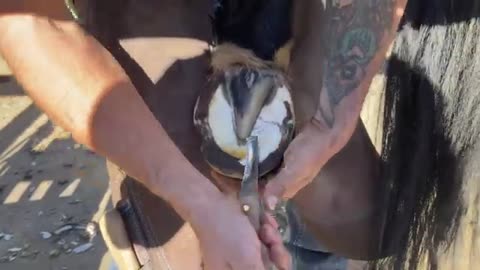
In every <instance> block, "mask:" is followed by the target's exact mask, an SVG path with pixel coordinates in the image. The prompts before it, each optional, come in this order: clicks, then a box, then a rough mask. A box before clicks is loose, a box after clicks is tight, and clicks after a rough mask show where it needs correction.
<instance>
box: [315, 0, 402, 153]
mask: <svg viewBox="0 0 480 270" xmlns="http://www.w3.org/2000/svg"><path fill="white" fill-rule="evenodd" d="M405 5H406V0H378V1H361V0H352V1H327V9H326V14H327V15H326V16H328V19H327V26H326V29H327V30H326V31H327V33H326V39H327V40H329V42H330V43H329V44H328V49H327V53H326V55H325V60H324V62H323V82H322V89H321V93H320V102H319V106H318V109H317V112H316V114H315V116H314V120H313V121H314V124H316V126H317V127H319V128H321V129H324V131H325V132H324V134H325V135H326V139H327V140H329V143H328V144H326V145H328V146H329V147H330V148H332V149H333V150H332V154H335V153H336V152H338V151H339V150H340V149H341V148H342V147H343V146H344V145H345V144H346V143H347V142H348V140H349V138H350V137H351V135H352V134H353V132H354V130H355V127H356V126H357V123H358V119H359V115H360V111H361V108H362V105H363V101H364V99H365V96H366V94H367V91H368V89H369V86H370V83H371V81H372V79H373V77H374V76H375V74H376V73H377V72H378V71H379V68H380V67H381V65H382V63H383V62H384V60H385V56H386V52H387V50H388V47H389V46H390V44H391V43H392V41H393V39H394V37H395V33H396V30H397V27H398V24H399V21H400V19H401V16H402V14H403V9H404V8H405Z"/></svg>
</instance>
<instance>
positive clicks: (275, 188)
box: [264, 124, 329, 208]
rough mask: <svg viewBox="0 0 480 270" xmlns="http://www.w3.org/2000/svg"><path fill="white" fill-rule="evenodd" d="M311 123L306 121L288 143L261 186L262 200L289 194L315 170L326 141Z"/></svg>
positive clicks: (305, 181)
mask: <svg viewBox="0 0 480 270" xmlns="http://www.w3.org/2000/svg"><path fill="white" fill-rule="evenodd" d="M322 135H323V134H322V133H321V132H319V131H318V129H317V128H315V127H314V126H313V125H311V124H309V125H307V126H306V127H305V128H304V129H303V130H302V131H301V132H300V133H299V134H298V135H297V137H295V139H294V140H293V141H292V142H291V143H290V145H289V147H288V149H287V151H286V152H285V155H284V164H283V167H282V169H281V170H280V171H279V173H278V174H277V175H276V176H275V177H273V178H272V179H271V180H270V181H268V183H267V185H266V186H265V192H264V196H265V200H266V203H267V206H268V207H269V208H270V206H272V205H271V203H273V202H275V200H277V202H278V200H279V199H283V198H286V199H288V198H292V197H293V196H295V194H296V193H297V192H298V191H300V190H301V189H302V188H304V187H305V186H306V185H307V184H308V183H310V182H311V181H312V179H313V178H314V177H315V176H316V175H317V174H318V173H319V171H320V169H321V167H322V166H323V165H324V163H325V159H326V157H327V156H328V155H329V154H328V151H326V150H327V149H328V144H326V142H328V141H327V140H324V139H323V138H322Z"/></svg>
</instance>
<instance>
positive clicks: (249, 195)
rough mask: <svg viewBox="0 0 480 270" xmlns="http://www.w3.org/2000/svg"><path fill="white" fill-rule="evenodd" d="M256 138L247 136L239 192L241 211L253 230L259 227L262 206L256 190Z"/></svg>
mask: <svg viewBox="0 0 480 270" xmlns="http://www.w3.org/2000/svg"><path fill="white" fill-rule="evenodd" d="M258 152H259V151H258V138H257V137H256V136H250V137H248V138H247V158H246V164H245V170H244V174H243V179H242V184H241V188H240V193H239V200H240V203H241V206H242V211H243V212H244V213H245V214H246V215H247V216H248V218H249V219H250V222H251V223H252V225H253V227H254V228H255V230H257V231H258V230H259V229H260V224H261V223H260V222H261V220H260V219H261V216H262V214H263V211H264V208H263V203H262V200H261V199H260V194H259V190H258V178H259V176H258V166H259V165H258V164H259V160H258V159H259V157H258Z"/></svg>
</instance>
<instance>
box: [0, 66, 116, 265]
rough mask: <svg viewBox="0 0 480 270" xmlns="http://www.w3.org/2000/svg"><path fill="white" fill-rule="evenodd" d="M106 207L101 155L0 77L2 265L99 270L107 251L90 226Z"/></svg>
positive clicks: (107, 204) (105, 185)
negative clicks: (55, 123)
mask: <svg viewBox="0 0 480 270" xmlns="http://www.w3.org/2000/svg"><path fill="white" fill-rule="evenodd" d="M0 62H1V61H0ZM1 65H2V64H1V63H0V69H1ZM109 207H111V206H110V196H109V189H108V181H107V172H106V168H105V160H104V159H103V158H101V157H98V156H97V155H95V154H93V153H92V152H90V151H88V150H86V149H85V148H83V147H82V146H81V145H78V144H76V143H75V142H74V141H73V140H72V138H71V136H70V134H69V133H67V132H65V131H63V130H62V129H60V128H58V127H56V126H54V125H53V124H52V123H51V122H50V121H48V119H47V117H46V116H45V115H44V114H42V113H41V112H40V111H39V110H38V109H37V108H36V107H35V106H34V105H33V104H32V102H31V100H30V99H29V98H28V97H26V96H25V95H24V94H23V93H22V91H21V90H20V88H19V87H18V86H17V85H16V84H15V83H14V82H13V81H12V80H11V79H10V78H9V77H5V76H1V75H0V269H2V270H10V269H12V270H13V269H15V270H23V269H38V270H50V269H51V270H61V269H62V270H63V269H68V270H76V269H84V270H86V269H89V270H90V269H99V267H100V265H101V264H102V260H104V261H105V260H107V258H108V256H105V254H106V247H105V245H104V243H103V239H102V237H101V235H99V232H98V233H97V234H96V235H95V236H94V234H92V232H95V231H96V226H95V224H96V222H97V221H98V219H99V217H100V216H101V215H102V213H103V212H104V211H105V209H107V208H109ZM87 225H88V230H86V227H87ZM92 229H93V230H92ZM58 230H60V231H58ZM62 230H64V232H62ZM55 232H56V233H55ZM90 239H91V241H90ZM89 242H91V243H92V244H93V246H92V247H91V248H90V249H88V250H86V251H84V252H81V253H78V254H77V253H76V252H78V251H79V249H81V248H88V247H89V245H88V243H89ZM84 244H87V245H84Z"/></svg>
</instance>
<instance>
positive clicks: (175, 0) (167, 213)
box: [87, 0, 235, 270]
mask: <svg viewBox="0 0 480 270" xmlns="http://www.w3.org/2000/svg"><path fill="white" fill-rule="evenodd" d="M211 7H212V5H211V1H208V0H199V1H187V0H183V1H181V0H156V1H151V0H121V1H118V0H103V1H92V2H91V6H90V7H89V13H88V15H87V18H88V19H87V29H88V30H89V31H90V32H91V33H93V34H94V35H95V36H96V37H97V39H98V40H99V41H100V42H102V43H103V44H104V46H105V47H106V48H108V49H109V50H110V52H111V53H112V54H113V55H114V56H115V58H116V59H117V60H118V61H119V62H120V64H121V65H122V66H123V67H124V69H125V70H126V71H127V73H128V74H129V76H130V78H131V79H132V81H133V83H134V84H135V86H136V87H137V89H138V91H139V93H140V94H141V96H142V97H143V98H144V100H145V102H146V104H147V105H148V107H149V108H150V110H151V111H152V112H153V114H154V115H155V117H156V118H157V119H158V121H160V123H161V124H162V126H163V127H164V128H165V130H166V131H167V133H168V134H169V136H170V137H171V138H172V139H173V140H174V141H175V143H176V144H177V146H178V147H179V148H180V150H181V151H182V152H183V154H184V155H185V156H186V157H187V158H188V159H189V161H190V162H191V163H192V164H194V165H195V166H196V168H197V169H199V170H200V171H201V172H202V173H204V174H205V175H207V176H209V178H212V177H211V176H210V169H209V167H208V166H207V165H206V163H205V162H204V160H203V158H202V156H201V154H200V140H199V135H198V134H197V131H196V130H195V128H194V126H193V108H194V104H195V101H196V98H197V96H198V91H201V90H202V86H203V85H204V84H205V80H206V75H207V68H208V58H207V56H206V55H203V56H200V57H195V58H192V59H184V60H182V59H175V61H173V64H172V65H171V66H170V67H169V68H168V69H167V70H166V71H165V73H164V74H163V76H161V77H160V79H158V81H157V78H155V76H152V74H155V73H159V71H157V70H154V69H155V68H157V67H158V66H162V65H161V63H163V64H165V62H166V61H170V60H171V58H170V57H165V55H164V54H163V52H164V51H165V48H162V46H157V45H152V46H150V45H149V44H150V43H149V42H150V41H149V39H142V40H139V39H136V40H132V39H135V38H139V37H142V38H173V37H175V38H193V39H200V40H204V41H210V39H211V25H210V19H209V15H211ZM127 39H128V40H129V42H130V41H132V42H133V43H134V45H133V46H130V45H129V46H126V49H124V48H122V46H121V45H120V43H121V42H123V41H126V40H127ZM145 46H146V47H147V48H149V49H148V50H143V49H138V48H145ZM108 167H109V176H110V179H111V185H112V193H113V201H114V203H115V204H116V203H118V202H119V201H120V200H121V199H128V200H130V202H131V204H132V207H133V208H134V210H135V211H134V212H135V213H136V214H134V215H132V216H129V217H128V219H130V221H127V222H128V223H130V225H132V224H136V226H137V227H138V228H137V229H131V230H134V231H135V232H134V233H133V234H134V235H136V236H134V237H133V239H132V243H133V246H134V248H135V251H136V253H137V257H138V259H139V261H140V264H141V265H150V266H151V267H153V268H152V269H173V270H175V269H182V270H183V269H189V270H190V269H191V270H195V269H202V267H201V255H200V249H199V247H198V241H197V239H196V237H195V234H194V232H193V231H192V229H191V227H190V226H189V224H186V223H185V222H184V221H183V220H182V219H181V218H180V217H179V216H178V215H177V214H176V213H175V211H173V209H171V208H170V207H169V206H168V205H167V204H166V203H165V202H164V201H162V200H161V199H160V198H158V197H157V196H155V195H153V194H151V193H150V192H149V191H148V190H147V189H146V188H144V187H143V186H142V185H141V184H139V183H138V182H137V181H135V180H133V179H132V178H130V177H128V176H126V175H125V174H124V173H123V172H122V171H121V170H120V169H119V168H117V167H116V166H115V165H113V164H109V166H108ZM233 185H235V184H233ZM227 186H230V184H228V185H227ZM228 190H230V191H232V192H234V191H235V189H234V188H233V189H228ZM126 226H128V225H127V224H126Z"/></svg>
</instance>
